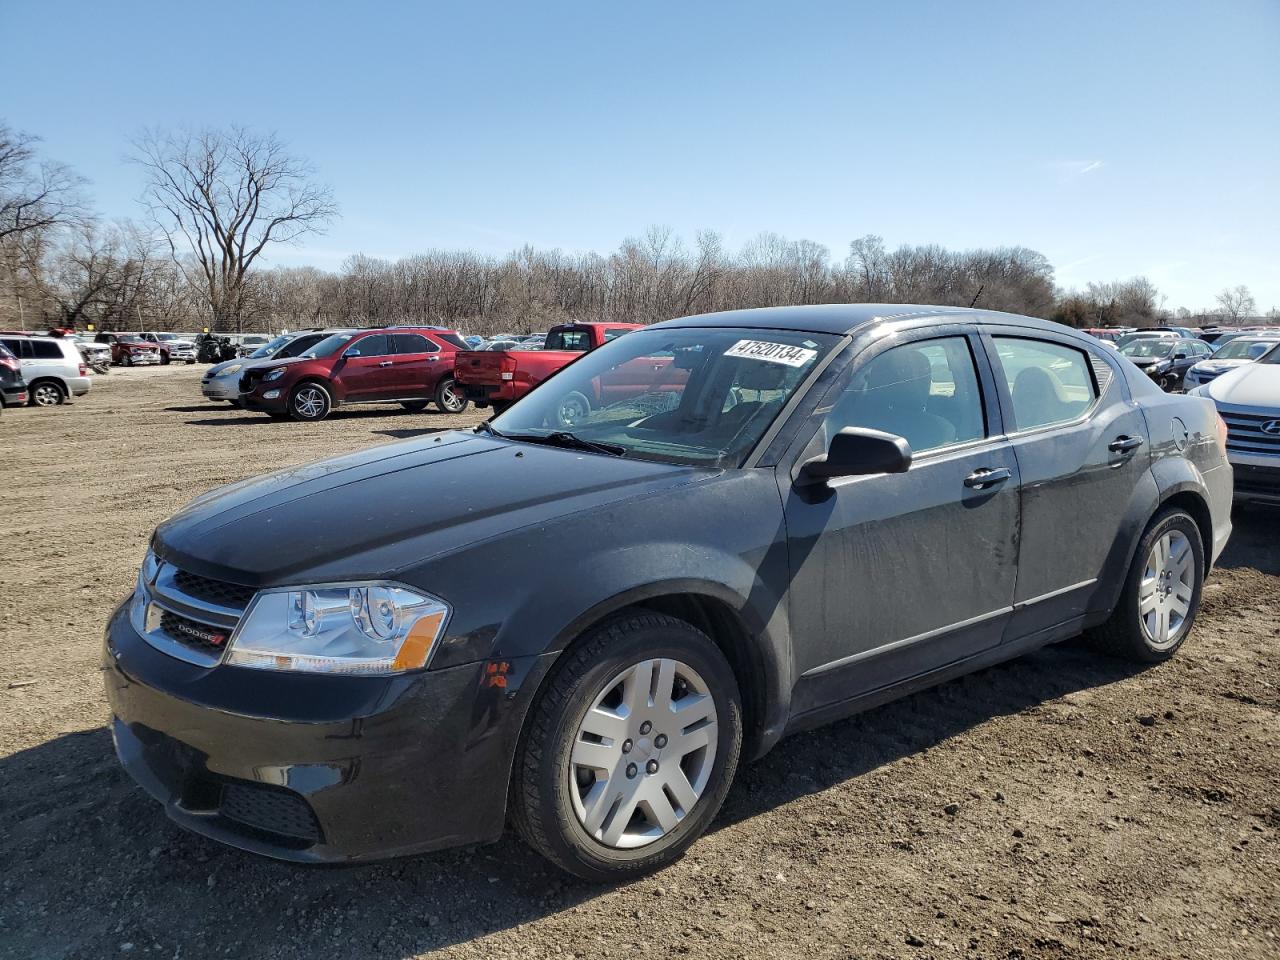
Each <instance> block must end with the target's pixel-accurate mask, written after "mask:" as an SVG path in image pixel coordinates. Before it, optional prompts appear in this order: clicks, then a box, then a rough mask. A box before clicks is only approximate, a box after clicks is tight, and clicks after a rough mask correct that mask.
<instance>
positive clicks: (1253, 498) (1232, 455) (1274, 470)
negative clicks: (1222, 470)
mask: <svg viewBox="0 0 1280 960" xmlns="http://www.w3.org/2000/svg"><path fill="white" fill-rule="evenodd" d="M1227 458H1228V459H1229V460H1230V461H1231V468H1232V471H1233V473H1234V474H1235V499H1236V501H1237V502H1244V503H1270V504H1276V505H1280V457H1265V456H1259V455H1248V454H1238V453H1236V452H1234V451H1230V452H1228V454H1227Z"/></svg>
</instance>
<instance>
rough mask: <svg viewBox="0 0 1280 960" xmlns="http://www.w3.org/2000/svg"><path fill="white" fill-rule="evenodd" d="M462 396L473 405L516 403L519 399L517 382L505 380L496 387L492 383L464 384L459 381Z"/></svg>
mask: <svg viewBox="0 0 1280 960" xmlns="http://www.w3.org/2000/svg"><path fill="white" fill-rule="evenodd" d="M457 384H458V387H459V388H460V389H461V390H462V395H463V396H464V397H466V398H467V399H468V400H470V401H471V402H472V403H493V402H495V401H497V402H498V403H514V402H515V401H516V400H517V399H519V398H518V396H517V391H516V385H515V382H514V381H512V380H504V381H502V383H500V384H497V385H494V384H491V383H464V382H463V381H461V380H459V381H457Z"/></svg>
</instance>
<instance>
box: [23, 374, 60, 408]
mask: <svg viewBox="0 0 1280 960" xmlns="http://www.w3.org/2000/svg"><path fill="white" fill-rule="evenodd" d="M28 393H29V394H30V398H31V399H30V402H31V405H32V406H33V407H56V406H57V405H58V404H60V403H62V402H63V401H64V400H66V399H67V393H66V391H65V390H63V389H62V387H61V386H59V385H58V384H56V383H54V382H53V381H52V380H37V381H36V383H35V384H34V385H33V386H32V387H31V389H30V390H29V391H28Z"/></svg>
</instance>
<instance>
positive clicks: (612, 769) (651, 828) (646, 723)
mask: <svg viewBox="0 0 1280 960" xmlns="http://www.w3.org/2000/svg"><path fill="white" fill-rule="evenodd" d="M741 749H742V707H741V700H740V698H739V693H738V686H737V682H736V681H735V679H734V675H733V670H732V669H731V668H730V666H729V663H728V661H726V659H725V657H724V654H723V653H721V651H720V649H719V648H718V647H717V646H716V645H715V644H714V643H713V642H712V641H711V639H710V638H709V637H707V635H706V634H704V633H702V632H701V631H700V630H697V629H695V628H694V627H693V626H691V625H690V624H688V623H686V622H684V621H683V620H677V619H675V618H673V617H668V616H664V615H661V614H656V613H637V614H635V615H633V616H631V617H628V618H626V619H619V620H615V621H613V622H611V623H606V624H604V625H602V626H600V627H598V628H596V629H595V630H593V631H592V632H591V633H589V634H587V635H586V636H585V637H583V638H582V640H581V641H579V642H578V643H577V644H576V645H575V646H574V647H572V648H570V649H569V650H568V651H567V652H566V653H565V654H564V655H563V656H562V658H561V661H560V662H559V663H558V664H557V665H556V667H555V668H554V673H553V674H552V675H551V677H550V678H548V680H547V683H546V686H545V689H544V690H543V691H542V692H541V693H540V694H539V698H538V701H537V703H536V704H535V705H534V707H533V709H532V711H531V713H530V716H529V719H528V721H527V726H526V731H525V735H524V740H523V742H522V744H521V748H520V752H519V756H518V758H517V764H516V783H515V791H514V794H513V798H514V802H513V815H514V819H515V821H516V826H517V827H518V829H519V830H520V833H521V835H522V836H523V837H524V838H525V840H526V841H527V842H528V843H529V844H530V845H531V846H532V847H534V849H536V850H538V851H539V852H540V853H541V854H543V856H545V857H547V858H548V859H549V860H551V861H552V862H553V863H555V864H556V865H557V866H559V867H561V868H562V869H564V870H566V871H568V872H569V873H572V874H575V875H577V876H579V877H582V878H584V879H586V880H592V881H601V882H618V881H622V880H628V879H631V878H633V877H637V876H639V875H641V874H644V873H648V872H650V871H653V870H657V869H659V868H661V867H664V866H666V865H667V864H669V863H671V862H673V861H674V860H676V859H677V858H678V857H680V855H681V854H683V853H684V851H685V849H686V848H687V847H688V846H689V845H690V844H691V843H693V842H694V841H695V840H696V839H697V838H698V837H699V836H701V835H702V833H703V832H704V831H705V830H706V829H707V826H708V825H709V824H710V823H711V820H712V819H713V818H714V817H715V815H716V813H717V811H719V809H720V805H721V804H722V803H723V802H724V798H725V794H727V793H728V791H729V786H730V784H731V783H732V781H733V775H734V772H735V771H736V770H737V766H738V755H739V753H740V752H741Z"/></svg>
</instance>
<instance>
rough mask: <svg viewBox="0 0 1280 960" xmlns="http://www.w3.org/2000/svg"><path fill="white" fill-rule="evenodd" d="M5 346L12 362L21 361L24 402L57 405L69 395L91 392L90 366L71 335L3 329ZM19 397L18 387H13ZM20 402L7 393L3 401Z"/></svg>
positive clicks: (0, 342) (0, 335) (8, 403)
mask: <svg viewBox="0 0 1280 960" xmlns="http://www.w3.org/2000/svg"><path fill="white" fill-rule="evenodd" d="M0 345H3V346H4V348H5V351H6V352H7V353H8V355H9V357H10V358H12V361H16V362H17V364H18V369H19V372H20V373H21V376H22V379H23V381H24V386H25V393H26V397H25V399H24V400H23V401H21V402H26V403H30V404H32V405H33V406H38V407H55V406H57V405H59V404H61V403H64V402H66V400H67V399H68V398H70V397H79V396H83V395H84V394H86V393H88V392H89V388H90V386H92V383H93V381H92V378H91V377H90V374H89V365H88V363H87V362H86V361H85V359H84V357H82V356H81V355H80V349H79V347H78V346H77V345H76V342H75V341H74V340H72V339H71V338H69V337H51V336H41V335H35V334H28V333H13V332H9V331H3V332H0ZM13 391H14V396H15V397H16V392H17V388H16V387H14V388H13ZM18 402H19V401H18V400H16V399H13V400H11V399H10V397H9V396H8V395H7V394H6V395H5V397H4V403H5V405H6V406H12V405H14V404H15V403H18Z"/></svg>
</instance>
